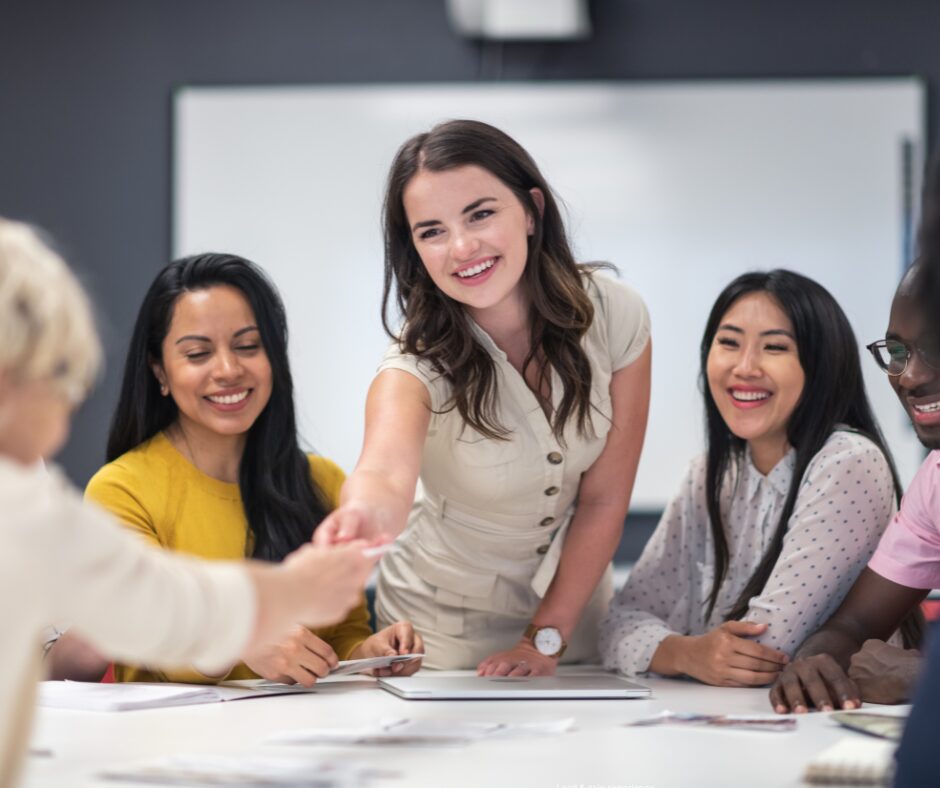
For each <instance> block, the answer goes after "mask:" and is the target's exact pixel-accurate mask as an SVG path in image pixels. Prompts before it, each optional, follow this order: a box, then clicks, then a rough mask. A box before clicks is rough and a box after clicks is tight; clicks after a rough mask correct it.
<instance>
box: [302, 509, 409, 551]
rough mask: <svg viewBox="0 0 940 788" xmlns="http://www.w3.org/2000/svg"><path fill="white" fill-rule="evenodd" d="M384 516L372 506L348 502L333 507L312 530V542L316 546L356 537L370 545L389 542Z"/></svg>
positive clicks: (340, 542) (333, 543)
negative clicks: (335, 507)
mask: <svg viewBox="0 0 940 788" xmlns="http://www.w3.org/2000/svg"><path fill="white" fill-rule="evenodd" d="M383 520H384V518H383V517H382V516H381V513H380V512H379V511H378V510H377V509H376V508H374V507H371V506H367V505H365V504H358V503H348V504H344V505H342V506H340V507H339V508H337V509H334V510H333V511H332V512H330V514H329V515H327V516H326V517H325V518H324V519H323V522H321V523H320V524H319V525H318V526H317V527H316V530H314V532H313V543H314V544H315V545H317V546H321V547H325V546H327V545H335V544H342V543H344V542H351V541H353V540H356V539H362V540H365V541H366V542H367V543H369V544H370V545H380V544H385V543H387V542H390V541H391V540H392V537H391V535H390V534H389V533H388V530H387V528H386V527H385V523H384V521H383Z"/></svg>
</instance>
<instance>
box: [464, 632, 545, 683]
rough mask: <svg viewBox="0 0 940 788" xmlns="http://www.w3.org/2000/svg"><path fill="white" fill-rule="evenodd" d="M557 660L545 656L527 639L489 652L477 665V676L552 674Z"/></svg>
mask: <svg viewBox="0 0 940 788" xmlns="http://www.w3.org/2000/svg"><path fill="white" fill-rule="evenodd" d="M557 667H558V660H557V659H555V657H546V656H545V655H544V654H542V653H541V652H540V651H539V650H538V649H537V648H536V647H535V646H533V645H532V643H531V642H529V641H528V640H520V641H519V642H518V643H517V644H516V645H515V646H513V647H512V648H511V649H509V650H508V651H499V652H497V653H496V654H491V655H490V656H488V657H487V658H486V659H484V660H483V661H482V662H481V663H480V664H479V665H477V675H478V676H554V675H555V668H557Z"/></svg>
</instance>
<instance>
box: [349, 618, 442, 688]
mask: <svg viewBox="0 0 940 788" xmlns="http://www.w3.org/2000/svg"><path fill="white" fill-rule="evenodd" d="M423 651H424V640H423V639H422V638H421V635H419V634H418V633H417V632H415V629H414V627H413V626H412V625H411V623H410V622H408V621H399V622H397V623H395V624H392V625H391V626H388V627H385V629H381V630H379V631H378V632H376V633H375V634H374V635H372V636H371V637H368V638H366V639H365V640H364V641H362V643H360V644H359V645H358V646H357V647H356V649H355V650H354V651H353V653H352V654H351V655H350V659H367V658H368V657H392V656H395V655H396V654H420V653H422V652H423ZM420 667H421V660H420V659H413V660H409V661H408V662H396V663H395V664H394V665H390V666H389V667H387V668H376V669H375V670H373V671H372V675H373V676H410V675H411V674H413V673H417V672H418V669H419V668H420Z"/></svg>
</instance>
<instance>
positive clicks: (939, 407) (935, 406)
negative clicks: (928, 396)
mask: <svg viewBox="0 0 940 788" xmlns="http://www.w3.org/2000/svg"><path fill="white" fill-rule="evenodd" d="M911 406H912V407H913V408H914V410H915V411H917V412H918V413H937V412H938V411H940V400H937V401H936V402H928V403H927V404H926V405H914V403H913V402H912V403H911Z"/></svg>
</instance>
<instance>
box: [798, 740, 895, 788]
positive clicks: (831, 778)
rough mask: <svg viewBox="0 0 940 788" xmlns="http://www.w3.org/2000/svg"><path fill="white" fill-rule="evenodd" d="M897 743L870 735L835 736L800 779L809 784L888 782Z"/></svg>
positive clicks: (888, 783)
mask: <svg viewBox="0 0 940 788" xmlns="http://www.w3.org/2000/svg"><path fill="white" fill-rule="evenodd" d="M896 748H897V742H893V741H889V740H886V739H876V738H874V737H872V736H851V737H847V738H844V739H839V741H837V742H836V743H835V744H833V745H832V746H831V747H829V748H827V749H825V750H823V751H822V752H821V753H820V754H819V755H817V756H816V757H815V758H813V760H812V761H810V762H809V765H808V766H807V767H806V771H805V772H803V779H804V780H805V781H806V782H808V783H811V784H813V785H846V784H848V785H890V784H891V779H892V777H893V776H894V750H895V749H896Z"/></svg>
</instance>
